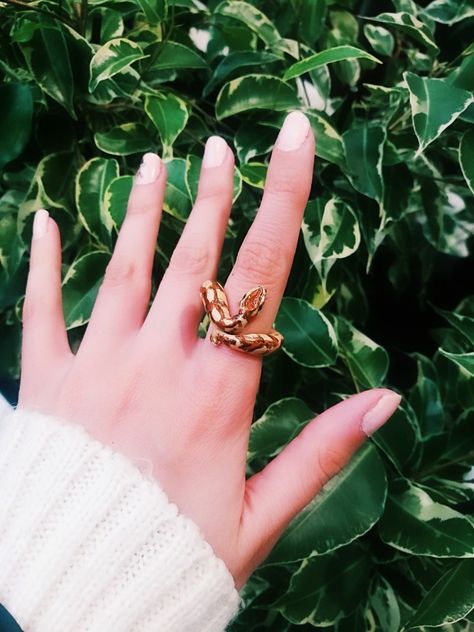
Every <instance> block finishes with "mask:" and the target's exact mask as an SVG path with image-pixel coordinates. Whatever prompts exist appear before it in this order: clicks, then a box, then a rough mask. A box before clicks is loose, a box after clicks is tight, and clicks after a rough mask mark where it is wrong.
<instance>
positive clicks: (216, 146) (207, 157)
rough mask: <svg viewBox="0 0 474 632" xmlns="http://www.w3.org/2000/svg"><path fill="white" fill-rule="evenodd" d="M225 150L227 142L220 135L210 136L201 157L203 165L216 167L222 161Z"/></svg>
mask: <svg viewBox="0 0 474 632" xmlns="http://www.w3.org/2000/svg"><path fill="white" fill-rule="evenodd" d="M226 151H227V143H226V142H225V140H224V139H223V138H221V137H220V136H210V137H209V138H208V139H207V142H206V147H205V148H204V157H203V159H202V162H203V165H204V166H205V167H218V166H219V165H221V164H222V163H223V162H224V158H225V154H226Z"/></svg>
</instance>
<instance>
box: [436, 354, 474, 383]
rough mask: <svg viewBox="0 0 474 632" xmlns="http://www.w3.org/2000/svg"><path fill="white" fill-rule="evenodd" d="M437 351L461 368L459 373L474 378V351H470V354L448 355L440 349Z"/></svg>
mask: <svg viewBox="0 0 474 632" xmlns="http://www.w3.org/2000/svg"><path fill="white" fill-rule="evenodd" d="M438 351H439V352H440V353H442V354H443V355H444V356H445V357H446V358H449V360H451V361H452V362H454V363H455V364H457V365H458V366H459V367H461V371H462V373H464V375H466V376H467V377H474V351H471V352H470V353H450V352H449V351H445V350H444V349H442V348H441V347H440V348H439V349H438Z"/></svg>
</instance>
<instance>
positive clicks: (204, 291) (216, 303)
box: [200, 280, 283, 355]
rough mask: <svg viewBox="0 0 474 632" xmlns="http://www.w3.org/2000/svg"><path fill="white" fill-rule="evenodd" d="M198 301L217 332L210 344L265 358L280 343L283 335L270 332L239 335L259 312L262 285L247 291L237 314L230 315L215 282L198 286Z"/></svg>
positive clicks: (262, 290) (261, 305) (264, 292)
mask: <svg viewBox="0 0 474 632" xmlns="http://www.w3.org/2000/svg"><path fill="white" fill-rule="evenodd" d="M200 292H201V299H202V303H203V305H204V309H205V310H206V312H207V314H208V315H209V318H210V319H211V321H212V322H213V323H214V325H216V327H217V329H216V330H214V331H213V332H212V333H211V342H212V343H213V344H215V345H220V344H222V343H224V344H226V345H227V346H229V347H232V348H234V349H237V350H238V351H244V352H245V353H250V354H252V355H268V354H269V353H273V351H276V350H277V349H278V348H279V347H280V346H281V343H282V342H283V336H282V335H281V334H280V333H279V332H278V331H276V330H275V329H271V330H270V331H269V332H268V333H266V334H257V333H250V334H243V333H238V332H240V331H241V330H242V329H243V328H244V327H245V326H246V325H247V323H248V322H249V321H250V320H251V319H252V318H253V317H254V316H256V315H257V314H258V312H259V311H260V310H261V309H262V307H263V304H264V302H265V298H266V295H267V291H266V289H265V288H263V287H262V286H261V285H259V286H257V287H255V288H253V289H251V290H249V291H248V292H247V293H246V294H244V296H243V297H242V299H241V300H240V303H239V311H238V313H237V314H236V315H235V316H232V314H231V313H230V309H229V302H228V300H227V296H226V294H225V291H224V288H223V287H222V285H221V284H220V283H218V282H217V281H212V280H208V281H205V282H204V283H203V284H202V285H201V289H200Z"/></svg>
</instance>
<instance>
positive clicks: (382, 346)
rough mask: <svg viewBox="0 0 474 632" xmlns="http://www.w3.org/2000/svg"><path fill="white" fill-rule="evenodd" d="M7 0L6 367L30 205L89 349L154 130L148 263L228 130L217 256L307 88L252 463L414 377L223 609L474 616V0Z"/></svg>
mask: <svg viewBox="0 0 474 632" xmlns="http://www.w3.org/2000/svg"><path fill="white" fill-rule="evenodd" d="M0 13H1V20H0V169H2V171H1V172H0V174H1V175H0V279H1V292H0V301H1V306H0V310H1V315H0V330H1V340H0V374H1V375H2V376H3V378H4V380H6V379H10V380H12V381H13V383H15V381H16V380H17V379H18V374H19V366H18V361H19V351H20V347H19V345H20V332H21V321H20V319H21V308H22V301H23V296H24V289H25V280H26V274H27V268H28V251H29V241H30V237H31V224H32V217H33V212H34V211H35V210H36V209H38V208H40V207H43V206H44V207H46V208H47V209H48V210H49V211H50V212H51V214H52V216H53V217H54V218H55V219H56V221H57V222H58V223H59V226H60V230H61V234H62V243H63V266H64V270H63V272H64V277H63V278H64V281H63V294H64V310H65V317H66V322H67V327H68V334H69V337H70V341H71V344H72V346H73V349H74V348H77V345H78V344H79V342H80V340H81V337H82V335H83V333H84V329H85V327H86V325H87V321H88V318H89V315H90V312H91V307H92V305H93V301H94V298H95V296H96V293H97V289H98V286H99V284H100V282H101V279H102V276H103V273H104V269H105V266H106V264H107V262H108V260H109V258H110V254H111V252H112V249H113V246H114V243H115V240H116V237H117V231H118V228H119V227H120V224H121V222H122V219H123V216H124V213H125V209H126V201H127V196H128V193H129V191H130V186H131V182H132V177H133V173H134V172H135V170H136V168H137V166H138V164H139V162H140V158H141V154H142V153H143V152H146V151H157V152H159V153H160V154H161V155H162V156H163V157H164V159H165V161H166V166H167V171H168V184H167V190H166V199H165V206H164V210H165V213H164V215H163V219H162V224H161V228H160V232H159V237H158V242H157V256H156V262H155V269H154V288H156V284H158V283H159V281H160V278H161V275H162V273H163V270H164V269H165V268H166V266H167V263H168V261H169V258H170V254H171V252H172V251H173V248H174V246H175V244H176V242H177V239H178V237H179V235H180V233H181V231H182V229H183V226H184V224H185V223H186V218H187V217H188V215H189V213H190V210H191V208H192V205H193V201H194V199H195V195H196V190H197V182H198V177H199V171H200V163H201V156H202V151H203V146H204V143H205V141H206V139H207V138H208V136H210V135H211V134H219V135H221V136H223V137H224V138H226V140H227V141H228V142H229V144H230V145H231V146H232V147H233V149H234V152H235V155H236V168H235V178H234V208H233V211H232V217H231V221H230V223H229V226H228V229H227V234H226V240H225V246H224V250H223V256H222V260H221V265H220V270H219V279H220V280H221V281H225V278H226V276H227V274H228V273H229V271H230V269H231V266H232V264H233V261H234V259H235V256H236V253H237V250H238V247H239V244H240V242H241V241H242V238H243V236H244V235H245V233H246V231H247V230H248V228H249V226H250V224H251V222H252V220H253V218H254V216H255V213H256V209H257V207H258V204H259V200H260V198H261V194H262V188H263V184H264V181H265V174H266V169H267V164H268V158H269V154H270V151H271V148H272V146H273V143H274V142H275V139H276V136H277V133H278V129H279V127H280V125H281V123H282V121H283V119H284V117H285V115H286V113H287V112H288V111H290V110H292V109H302V110H303V111H305V112H306V114H307V115H308V116H309V118H310V120H311V123H312V126H313V129H314V132H315V135H316V164H315V172H314V186H313V190H312V193H311V196H310V201H309V203H308V205H307V208H306V211H305V216H304V221H303V223H302V227H301V235H300V240H299V243H298V249H297V252H296V257H295V262H294V266H293V270H292V273H291V275H290V279H289V281H288V285H287V288H286V292H285V297H284V299H283V301H282V304H281V308H280V311H279V314H278V317H277V320H276V326H277V328H278V329H280V330H281V331H282V333H283V334H284V335H285V344H284V349H283V352H280V353H278V354H276V355H275V356H270V357H269V358H268V359H266V360H265V364H264V372H263V377H262V383H261V388H260V391H259V395H258V400H257V407H256V411H255V423H254V425H253V428H252V433H251V441H250V446H249V455H248V471H249V473H251V472H254V471H257V470H258V469H260V468H261V467H262V466H263V465H264V464H265V463H266V462H267V461H268V460H269V459H270V458H272V457H273V456H274V455H275V454H277V453H278V451H279V450H280V449H281V448H282V446H284V445H285V444H286V443H287V442H288V441H289V440H290V439H291V438H292V437H293V436H294V435H295V434H296V433H298V432H299V430H300V429H301V428H302V427H303V426H304V425H305V423H307V421H308V420H309V419H311V418H312V416H313V415H314V413H315V412H318V411H321V410H323V409H324V408H325V407H327V406H329V405H331V404H333V403H335V402H337V401H339V400H340V399H341V398H344V397H346V396H348V395H349V394H351V393H353V392H354V391H358V390H362V389H365V388H370V387H376V386H380V385H387V386H390V387H392V388H395V389H397V390H399V391H400V392H401V393H402V394H403V395H404V398H403V403H402V405H401V407H400V409H399V411H397V413H396V414H395V415H394V416H393V418H392V419H391V420H390V421H389V422H388V423H387V424H386V425H385V426H384V427H383V428H381V429H380V430H379V431H377V432H376V433H375V434H374V435H373V437H372V438H371V440H370V441H368V442H367V443H366V444H365V445H364V447H363V448H361V449H360V450H359V452H358V453H357V454H356V455H355V456H354V458H353V460H352V461H351V463H350V465H349V466H348V467H347V468H346V469H344V471H342V472H340V473H339V474H338V475H337V476H336V477H334V478H333V479H332V480H331V481H330V483H329V484H327V485H326V486H325V488H324V489H323V491H322V492H321V493H320V494H318V496H317V497H316V498H315V499H314V500H313V501H312V502H311V503H310V504H309V505H308V506H307V507H306V508H305V510H304V511H303V512H302V513H301V514H300V515H299V516H297V517H296V518H295V519H294V520H293V522H292V523H291V525H290V526H289V528H288V529H287V531H286V532H285V534H284V535H283V536H282V538H281V539H280V541H279V542H278V544H277V545H276V547H275V549H274V550H273V551H272V553H271V554H270V556H269V558H268V559H267V560H266V561H265V562H264V564H263V565H262V566H261V567H260V568H259V569H258V570H257V571H256V572H255V573H254V575H253V576H252V578H251V579H250V581H249V582H248V584H247V585H246V587H245V589H244V593H243V594H244V595H245V599H246V604H247V605H246V608H245V609H244V610H243V612H242V614H241V616H240V617H239V619H238V620H237V621H236V622H235V623H234V625H233V626H232V632H239V631H245V632H254V631H257V630H267V629H269V630H277V631H286V630H291V631H293V630H295V631H296V630H310V629H313V628H316V629H317V628H325V629H330V630H334V631H337V632H343V631H345V630H347V631H351V632H353V631H355V632H359V631H368V630H382V631H383V632H396V631H397V630H401V629H410V628H419V627H420V626H440V627H442V628H443V629H445V630H456V631H457V630H468V629H469V625H470V623H469V621H471V622H473V623H474V611H472V613H471V614H469V612H470V611H471V610H472V609H473V607H474V559H473V558H474V475H473V469H472V466H473V464H474V388H473V385H474V352H473V342H474V298H473V294H472V293H471V292H472V285H471V286H469V284H470V283H472V267H471V268H470V269H469V255H470V252H472V245H473V239H472V234H473V233H472V231H473V226H474V215H473V208H474V200H473V197H472V193H473V192H474V128H473V126H472V123H473V122H474V95H473V90H474V45H473V41H472V34H473V32H474V5H473V3H472V0H434V1H433V2H430V3H428V2H421V1H420V2H419V3H416V2H414V1H413V0H391V1H389V0H386V1H385V0H364V1H363V0H359V1H356V0H340V1H339V2H337V1H335V0H292V1H284V0H273V1H271V2H270V1H267V2H264V1H261V2H257V1H254V2H253V3H250V2H244V1H240V0H230V1H229V0H224V1H222V2H216V1H211V2H208V3H206V4H204V3H202V2H200V0H136V1H133V0H82V1H81V2H72V0H62V1H61V2H58V1H57V0H35V1H33V2H25V1H20V0H3V1H1V2H0ZM471 264H472V260H471ZM205 324H206V323H205V322H203V330H204V327H205Z"/></svg>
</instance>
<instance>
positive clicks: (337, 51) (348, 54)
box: [283, 46, 382, 81]
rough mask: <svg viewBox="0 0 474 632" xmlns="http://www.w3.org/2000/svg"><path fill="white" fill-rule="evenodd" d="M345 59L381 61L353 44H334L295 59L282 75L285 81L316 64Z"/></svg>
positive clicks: (332, 62)
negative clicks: (332, 46)
mask: <svg viewBox="0 0 474 632" xmlns="http://www.w3.org/2000/svg"><path fill="white" fill-rule="evenodd" d="M347 59H369V60H370V61H373V62H375V63H377V64H381V63H382V62H381V61H380V60H379V59H377V58H376V57H374V56H373V55H371V54H370V53H367V52H366V51H365V50H362V49H360V48H356V47H355V46H336V47H334V48H328V49H327V50H323V51H321V52H320V53H316V54H314V55H311V57H307V58H306V59H302V60H301V61H297V62H296V63H295V64H293V65H292V66H290V67H289V68H288V69H287V70H286V72H285V74H284V75H283V80H284V81H287V80H288V79H294V78H295V77H299V76H300V75H302V74H304V73H305V72H309V71H311V70H314V69H315V68H317V67H318V66H326V65H327V64H334V63H335V62H337V61H344V60H347Z"/></svg>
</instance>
